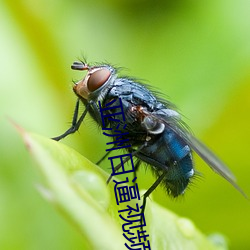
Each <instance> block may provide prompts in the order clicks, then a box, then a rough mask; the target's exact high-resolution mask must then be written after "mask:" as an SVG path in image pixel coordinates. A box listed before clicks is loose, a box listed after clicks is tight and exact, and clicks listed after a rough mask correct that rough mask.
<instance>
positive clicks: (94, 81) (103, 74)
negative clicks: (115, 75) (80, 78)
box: [87, 69, 111, 92]
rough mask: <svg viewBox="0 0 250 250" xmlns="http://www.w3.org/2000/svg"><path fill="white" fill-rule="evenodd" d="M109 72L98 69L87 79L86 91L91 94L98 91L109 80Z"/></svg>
mask: <svg viewBox="0 0 250 250" xmlns="http://www.w3.org/2000/svg"><path fill="white" fill-rule="evenodd" d="M110 74H111V73H110V71H109V70H108V69H99V70H97V71H95V72H94V73H92V74H91V75H90V76H89V79H88V83H87V86H88V90H89V91H90V92H93V91H95V90H97V89H99V88H100V87H101V86H102V85H103V84H104V83H105V82H106V81H107V80H108V78H109V76H110Z"/></svg>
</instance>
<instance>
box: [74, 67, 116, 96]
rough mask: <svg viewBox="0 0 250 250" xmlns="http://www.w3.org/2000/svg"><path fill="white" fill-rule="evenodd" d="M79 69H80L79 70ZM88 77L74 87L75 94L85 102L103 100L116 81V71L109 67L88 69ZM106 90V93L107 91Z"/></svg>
mask: <svg viewBox="0 0 250 250" xmlns="http://www.w3.org/2000/svg"><path fill="white" fill-rule="evenodd" d="M77 69H78V68H77ZM82 70H88V72H87V74H86V76H85V77H84V78H83V79H82V80H80V81H79V82H77V83H76V84H75V86H74V87H73V90H74V92H75V94H76V95H77V96H78V97H80V98H81V99H85V100H88V101H89V100H94V101H98V100H102V99H103V96H104V95H105V94H106V92H107V88H108V86H110V85H111V84H112V83H113V82H114V81H115V79H116V77H117V76H116V72H115V69H114V68H113V67H111V66H109V65H103V66H96V67H95V66H94V67H88V66H85V67H84V68H82ZM105 90H106V91H105Z"/></svg>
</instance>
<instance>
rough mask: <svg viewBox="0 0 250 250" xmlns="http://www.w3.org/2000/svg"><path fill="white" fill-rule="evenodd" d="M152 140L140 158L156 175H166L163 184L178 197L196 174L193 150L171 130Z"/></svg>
mask: <svg viewBox="0 0 250 250" xmlns="http://www.w3.org/2000/svg"><path fill="white" fill-rule="evenodd" d="M152 140H153V142H152V143H151V144H149V145H148V146H147V147H145V148H144V149H143V150H142V153H143V154H139V155H138V158H140V159H141V160H143V161H145V162H147V163H149V164H150V165H152V167H153V170H154V172H155V174H156V175H158V176H159V175H162V174H165V177H164V179H163V184H164V186H165V187H166V190H167V192H168V193H169V194H170V195H172V196H174V197H176V196H178V195H180V194H182V193H183V192H184V191H185V189H186V187H187V185H188V184H189V182H190V178H191V177H192V176H193V174H194V170H193V160H192V155H191V150H190V148H189V146H188V145H187V144H186V143H185V142H184V141H183V140H181V139H180V138H179V137H178V136H177V135H176V134H175V133H174V132H173V131H172V130H169V129H165V130H164V132H163V133H162V134H160V135H158V136H157V137H156V138H155V139H152Z"/></svg>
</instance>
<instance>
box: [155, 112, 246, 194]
mask: <svg viewBox="0 0 250 250" xmlns="http://www.w3.org/2000/svg"><path fill="white" fill-rule="evenodd" d="M167 113H169V112H167ZM153 116H154V118H155V119H158V121H159V122H162V123H163V124H164V125H165V126H166V127H169V128H170V129H171V130H173V131H174V132H175V133H176V134H177V135H178V136H179V137H180V138H181V139H182V140H184V141H185V142H186V143H187V144H188V145H189V146H190V148H192V149H193V150H194V151H195V152H196V153H197V154H198V155H199V156H200V157H201V158H202V159H203V160H204V161H205V162H206V163H207V164H208V165H209V166H210V167H211V168H212V169H213V170H214V171H215V172H216V173H218V174H219V175H221V176H222V177H223V178H224V179H226V180H227V181H228V182H229V183H231V184H232V185H233V186H234V187H235V188H236V189H237V190H238V191H239V192H240V193H241V194H242V195H243V196H245V197H246V198H248V197H247V195H246V194H245V193H244V192H243V191H242V189H241V188H240V187H239V186H238V185H237V183H236V178H235V176H234V175H233V173H232V172H231V171H230V170H229V169H228V167H227V166H226V165H225V164H224V163H223V162H222V161H221V160H220V159H219V158H218V157H217V156H216V155H215V154H214V153H213V152H212V151H211V150H210V149H208V148H207V147H206V146H205V145H204V144H203V143H202V142H200V141H199V140H198V139H196V138H195V137H194V136H193V135H192V134H191V133H190V132H189V131H188V129H187V128H186V127H185V125H184V124H183V123H182V121H181V120H180V118H179V117H177V116H171V115H166V116H165V117H164V116H163V115H162V113H161V114H157V113H154V114H153Z"/></svg>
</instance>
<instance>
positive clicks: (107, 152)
mask: <svg viewBox="0 0 250 250" xmlns="http://www.w3.org/2000/svg"><path fill="white" fill-rule="evenodd" d="M114 147H115V146H113V148H114ZM110 153H111V150H110V151H108V152H107V153H106V154H105V155H104V156H103V157H102V158H101V159H100V160H99V161H98V162H97V163H96V165H99V164H100V163H101V162H102V161H103V160H104V159H105V158H106V157H107V156H108V155H109V154H110Z"/></svg>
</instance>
